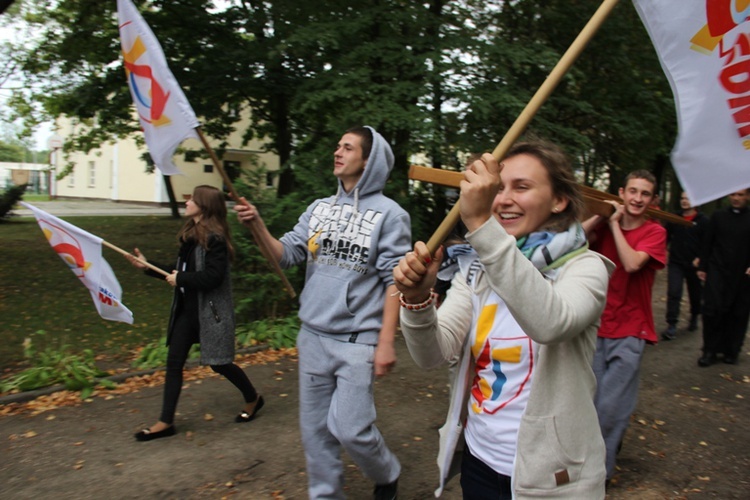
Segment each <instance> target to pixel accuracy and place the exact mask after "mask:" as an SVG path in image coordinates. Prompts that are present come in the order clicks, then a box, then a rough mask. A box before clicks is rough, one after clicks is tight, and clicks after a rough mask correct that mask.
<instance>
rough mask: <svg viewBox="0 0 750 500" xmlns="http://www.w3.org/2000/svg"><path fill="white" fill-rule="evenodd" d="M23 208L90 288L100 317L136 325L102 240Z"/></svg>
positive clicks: (62, 221)
mask: <svg viewBox="0 0 750 500" xmlns="http://www.w3.org/2000/svg"><path fill="white" fill-rule="evenodd" d="M21 205H23V206H24V207H26V208H28V209H29V210H31V211H32V212H33V213H34V217H36V220H37V222H38V223H39V227H40V228H42V232H43V233H44V236H45V237H46V238H47V241H48V242H49V244H50V245H51V246H52V249H53V250H54V251H55V252H57V254H58V255H59V256H60V258H61V259H62V260H63V262H65V264H67V265H68V267H69V268H70V270H71V271H73V274H75V275H76V277H78V279H79V280H81V283H83V285H84V286H85V287H86V288H88V290H89V293H90V294H91V298H92V299H93V300H94V305H95V306H96V310H97V311H99V315H100V316H101V317H102V318H104V319H109V320H112V321H122V322H123V323H129V324H133V313H132V312H130V310H129V309H128V308H127V307H125V304H123V303H122V288H120V283H118V282H117V278H116V277H115V274H114V273H113V272H112V268H111V267H109V264H108V263H107V261H106V260H104V257H102V239H101V238H99V237H97V236H94V235H93V234H91V233H88V232H86V231H84V230H83V229H80V228H78V227H76V226H74V225H72V224H70V223H68V222H65V221H64V220H61V219H58V218H57V217H55V216H54V215H50V214H48V213H47V212H45V211H44V210H41V209H39V208H36V207H34V206H32V205H29V204H28V203H24V202H21Z"/></svg>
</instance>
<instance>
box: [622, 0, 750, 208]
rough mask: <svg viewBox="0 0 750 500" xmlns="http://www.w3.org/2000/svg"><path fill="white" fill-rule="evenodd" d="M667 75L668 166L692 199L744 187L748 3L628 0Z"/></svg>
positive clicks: (748, 133) (748, 163)
mask: <svg viewBox="0 0 750 500" xmlns="http://www.w3.org/2000/svg"><path fill="white" fill-rule="evenodd" d="M633 3H634V4H635V7H636V9H637V10H638V14H639V15H640V16H641V20H642V21H643V23H644V24H645V25H646V29H647V30H648V33H649V35H650V36H651V40H652V42H653V44H654V46H655V47H656V51H657V53H658V55H659V59H660V60H661V64H662V67H663V68H664V72H665V73H666V74H667V77H668V78H669V83H670V84H671V86H672V92H673V93H674V97H675V101H676V105H677V115H678V125H679V134H678V137H677V143H676V144H675V147H674V150H673V151H672V165H673V166H674V169H675V172H676V174H677V177H678V178H679V180H680V183H681V184H682V187H683V188H684V189H685V192H686V193H687V195H688V197H689V198H690V201H691V202H692V203H693V204H694V205H700V204H702V203H706V202H708V201H712V200H715V199H717V198H721V197H722V196H724V195H727V194H729V193H732V192H735V191H739V190H741V189H744V188H747V187H750V22H749V21H748V16H750V3H749V2H747V1H744V2H738V1H736V0H706V1H698V0H691V1H686V0H633Z"/></svg>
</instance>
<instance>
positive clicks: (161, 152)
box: [117, 0, 200, 175]
mask: <svg viewBox="0 0 750 500" xmlns="http://www.w3.org/2000/svg"><path fill="white" fill-rule="evenodd" d="M117 15H118V20H119V25H120V43H121V45H122V54H123V57H124V59H125V74H126V75H127V79H128V86H129V87H130V93H131V95H132V96H133V102H134V103H135V107H136V109H137V110H138V118H139V120H140V122H141V127H142V128H143V135H144V136H145V138H146V144H147V145H148V150H149V153H151V158H152V159H153V160H154V163H155V164H156V166H157V167H158V168H159V170H161V172H162V173H163V174H165V175H174V174H179V173H181V172H180V170H179V169H178V168H177V167H176V166H175V165H174V163H173V162H172V155H174V151H175V149H177V146H179V145H180V143H181V142H182V141H184V140H185V139H187V138H190V137H192V138H195V139H198V134H197V132H196V131H195V128H196V127H198V126H199V125H200V123H199V122H198V119H197V118H196V117H195V113H194V112H193V108H191V107H190V103H189V102H188V100H187V98H186V97H185V94H184V93H183V92H182V89H181V88H180V86H179V85H178V83H177V80H176V79H175V77H174V75H173V74H172V72H171V71H170V70H169V66H167V60H166V58H165V57H164V52H163V51H162V49H161V46H160V45H159V41H158V40H157V39H156V36H154V33H153V32H152V31H151V28H149V26H148V24H146V22H145V21H144V20H143V18H142V17H141V15H140V13H139V12H138V9H136V8H135V5H133V3H132V2H131V1H130V0H117Z"/></svg>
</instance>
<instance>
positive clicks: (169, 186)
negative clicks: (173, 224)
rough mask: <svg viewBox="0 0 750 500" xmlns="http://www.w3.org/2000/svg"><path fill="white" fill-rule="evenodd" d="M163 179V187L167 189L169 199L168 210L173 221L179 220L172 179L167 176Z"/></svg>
mask: <svg viewBox="0 0 750 500" xmlns="http://www.w3.org/2000/svg"><path fill="white" fill-rule="evenodd" d="M162 177H164V186H165V187H166V188H167V197H168V198H169V208H170V209H171V210H172V217H173V218H175V219H179V218H180V211H179V208H178V206H177V199H176V198H175V197H174V189H173V188H172V178H171V177H170V176H168V175H164V176H162Z"/></svg>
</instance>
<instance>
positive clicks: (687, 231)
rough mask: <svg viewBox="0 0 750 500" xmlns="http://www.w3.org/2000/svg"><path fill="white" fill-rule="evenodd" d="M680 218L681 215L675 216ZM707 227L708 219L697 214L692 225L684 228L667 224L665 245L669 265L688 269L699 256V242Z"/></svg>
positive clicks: (683, 226)
mask: <svg viewBox="0 0 750 500" xmlns="http://www.w3.org/2000/svg"><path fill="white" fill-rule="evenodd" d="M677 215H679V216H680V217H682V215H681V214H677ZM707 225H708V217H706V215H704V214H703V213H701V212H698V213H697V214H696V215H695V218H694V219H693V224H692V225H690V226H685V225H682V224H677V223H674V222H669V223H667V225H666V228H667V244H668V245H669V263H670V264H679V265H681V266H684V267H687V268H690V267H692V266H693V260H695V258H696V257H699V256H700V252H701V241H702V239H703V234H704V233H705V231H706V226H707Z"/></svg>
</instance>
